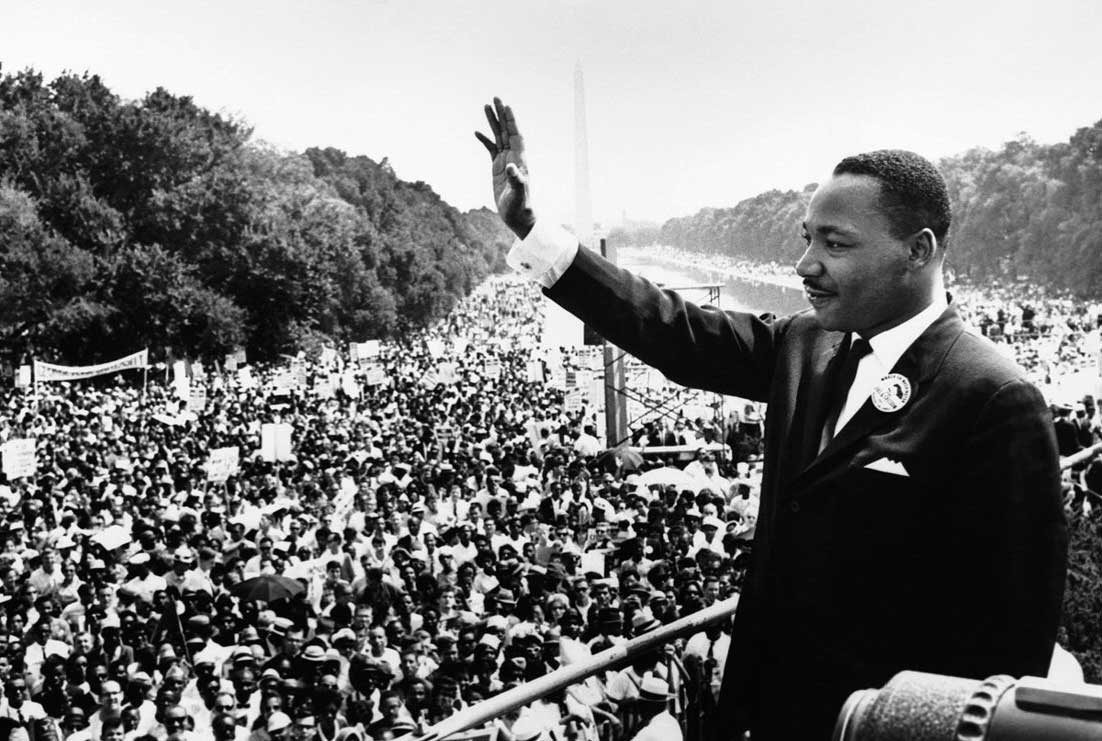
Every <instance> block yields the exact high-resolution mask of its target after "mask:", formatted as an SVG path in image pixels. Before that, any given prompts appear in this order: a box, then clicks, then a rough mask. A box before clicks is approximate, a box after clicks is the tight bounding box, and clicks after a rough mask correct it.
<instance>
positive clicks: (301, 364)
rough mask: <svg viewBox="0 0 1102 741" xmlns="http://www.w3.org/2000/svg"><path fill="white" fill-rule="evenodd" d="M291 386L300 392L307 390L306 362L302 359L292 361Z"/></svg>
mask: <svg viewBox="0 0 1102 741" xmlns="http://www.w3.org/2000/svg"><path fill="white" fill-rule="evenodd" d="M291 385H292V387H293V388H296V389H299V390H301V389H305V388H306V361H305V360H303V359H302V358H295V359H294V360H292V361H291Z"/></svg>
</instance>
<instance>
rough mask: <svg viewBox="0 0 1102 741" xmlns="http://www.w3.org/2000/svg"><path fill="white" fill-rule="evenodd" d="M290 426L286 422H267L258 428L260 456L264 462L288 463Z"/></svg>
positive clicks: (290, 456)
mask: <svg viewBox="0 0 1102 741" xmlns="http://www.w3.org/2000/svg"><path fill="white" fill-rule="evenodd" d="M292 429H293V428H292V427H291V425H289V424H287V423H286V422H269V423H266V424H263V425H261V426H260V454H261V457H263V458H264V460H266V461H269V462H274V461H289V460H291V458H292V457H293V454H292V452H291V431H292Z"/></svg>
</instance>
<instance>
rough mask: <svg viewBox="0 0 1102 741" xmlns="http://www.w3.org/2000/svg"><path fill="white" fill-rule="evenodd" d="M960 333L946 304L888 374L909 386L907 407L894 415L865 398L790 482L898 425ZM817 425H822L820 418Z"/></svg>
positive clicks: (799, 480) (959, 323)
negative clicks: (898, 375) (884, 429)
mask: <svg viewBox="0 0 1102 741" xmlns="http://www.w3.org/2000/svg"><path fill="white" fill-rule="evenodd" d="M963 331H964V323H963V322H962V321H961V319H960V316H959V315H958V314H957V310H956V307H955V306H954V305H952V304H950V305H949V307H948V308H947V309H946V310H945V312H944V313H942V315H941V316H940V317H938V318H937V319H936V320H935V321H934V323H933V324H931V325H930V326H929V327H927V328H926V331H925V332H923V333H922V334H921V335H919V337H918V339H917V340H915V341H914V342H913V343H911V346H910V347H908V348H907V350H906V352H904V353H903V355H902V356H900V358H899V360H898V362H896V364H895V366H894V367H893V368H892V370H891V372H892V373H898V374H900V375H902V376H904V377H906V378H907V380H908V381H909V382H910V384H911V398H910V401H908V402H907V405H906V406H905V407H903V408H902V409H900V410H899V411H898V412H881V411H880V410H878V409H877V408H876V407H875V406H874V405H873V403H872V399H871V398H870V399H867V400H866V401H865V403H864V404H862V405H861V408H860V409H858V410H857V413H856V414H855V415H854V416H853V418H852V419H850V420H849V422H848V423H846V426H845V427H843V428H842V429H841V431H840V432H839V433H838V434H837V435H836V436H835V437H834V439H833V440H831V441H830V443H829V444H828V445H827V446H826V447H825V448H823V451H822V453H820V454H819V455H818V456H817V457H814V456H813V457H812V458H811V459H810V460H809V463H808V464H807V465H806V467H805V468H804V469H803V470H802V471H801V472H800V473H799V474H798V475H797V476H796V477H795V478H794V479H793V480H792V484H793V485H795V486H799V485H800V484H801V483H803V482H804V481H806V480H808V479H811V480H814V479H815V478H816V477H819V476H821V475H822V474H823V473H824V472H825V471H827V470H828V469H829V468H830V467H831V466H832V465H836V464H837V463H839V462H840V461H839V458H840V457H841V454H842V453H845V452H846V451H848V450H849V449H850V448H852V447H853V445H854V444H855V443H856V442H858V441H860V440H863V439H864V438H866V437H868V436H869V435H870V434H871V433H873V432H875V431H877V430H879V429H881V428H883V427H884V426H886V425H890V424H893V423H894V424H898V423H899V421H900V420H902V419H903V417H904V416H905V415H906V414H907V411H908V408H909V407H910V406H911V405H913V404H914V403H915V400H916V398H917V396H918V394H919V393H920V391H921V389H922V388H923V387H924V385H926V384H928V383H929V381H930V380H931V379H932V378H933V377H934V376H935V375H936V374H937V370H938V368H940V367H941V364H942V362H943V361H944V360H945V355H946V353H948V352H949V348H950V347H952V345H953V343H955V342H956V340H957V338H958V337H960V335H961V333H962V332H963ZM820 395H822V394H820ZM805 419H808V420H809V421H810V420H811V419H813V418H811V417H805ZM819 426H820V427H821V426H822V420H821V418H820V421H819Z"/></svg>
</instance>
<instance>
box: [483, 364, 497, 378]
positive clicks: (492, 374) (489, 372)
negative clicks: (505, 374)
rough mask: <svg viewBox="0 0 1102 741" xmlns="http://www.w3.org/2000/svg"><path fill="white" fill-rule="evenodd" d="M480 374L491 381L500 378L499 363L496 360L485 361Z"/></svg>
mask: <svg viewBox="0 0 1102 741" xmlns="http://www.w3.org/2000/svg"><path fill="white" fill-rule="evenodd" d="M482 375H484V376H485V377H486V378H488V379H490V380H491V381H496V380H498V379H499V378H501V363H498V362H497V361H491V362H489V363H486V365H485V366H484V367H483V369H482Z"/></svg>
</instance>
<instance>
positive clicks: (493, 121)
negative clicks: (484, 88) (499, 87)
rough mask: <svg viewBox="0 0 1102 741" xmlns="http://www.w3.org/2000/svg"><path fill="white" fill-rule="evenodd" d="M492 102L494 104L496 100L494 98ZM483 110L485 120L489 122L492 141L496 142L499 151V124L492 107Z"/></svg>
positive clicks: (485, 107)
mask: <svg viewBox="0 0 1102 741" xmlns="http://www.w3.org/2000/svg"><path fill="white" fill-rule="evenodd" d="M494 101H495V102H496V101H497V98H494ZM483 109H484V110H485V111H486V120H487V121H489V122H490V131H492V132H494V139H496V140H497V148H498V149H499V150H500V149H501V148H502V144H503V142H502V140H501V124H500V123H498V118H497V115H496V114H494V109H493V107H492V106H490V105H486V106H484V107H483Z"/></svg>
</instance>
